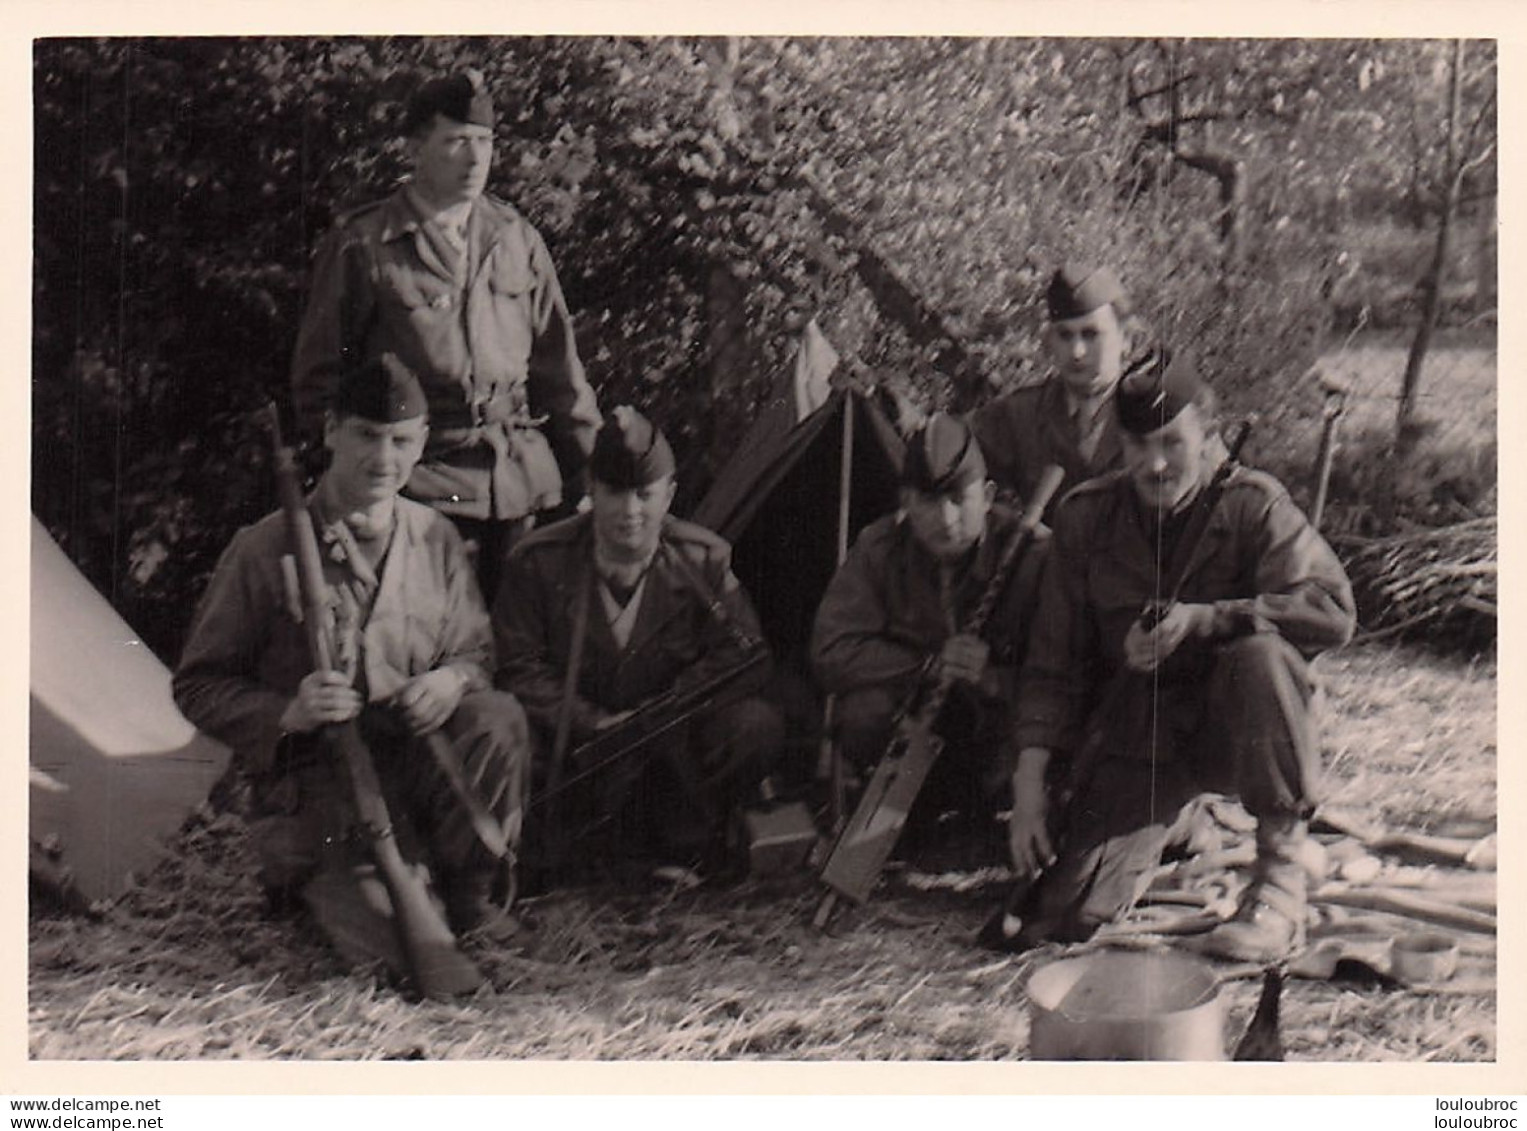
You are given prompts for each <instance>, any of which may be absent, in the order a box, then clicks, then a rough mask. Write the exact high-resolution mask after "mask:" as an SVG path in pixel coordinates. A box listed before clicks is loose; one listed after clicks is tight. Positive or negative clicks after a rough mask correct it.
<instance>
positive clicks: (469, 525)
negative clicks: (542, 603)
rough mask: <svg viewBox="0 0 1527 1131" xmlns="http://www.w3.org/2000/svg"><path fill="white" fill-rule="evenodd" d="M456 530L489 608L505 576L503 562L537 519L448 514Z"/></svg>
mask: <svg viewBox="0 0 1527 1131" xmlns="http://www.w3.org/2000/svg"><path fill="white" fill-rule="evenodd" d="M450 518H451V522H452V523H454V524H455V526H456V531H457V533H459V534H460V535H461V537H462V539H463V540H464V541H465V542H466V543H467V549H468V550H469V551H470V552H471V555H472V561H473V563H474V565H475V566H476V570H477V585H478V588H479V589H481V590H482V596H483V600H484V601H485V602H487V605H488V608H490V609H491V608H492V607H493V595H494V594H495V593H497V592H498V582H499V579H500V578H501V577H503V575H504V562H505V561H507V560H508V558H509V551H510V550H512V549H514V544H515V543H516V542H518V541H519V540H520V539H521V538H523V537H525V535H527V534H529V533H530V531H531V530H532V529H534V527H535V524H536V516H535V515H533V514H527V515H525V516H524V517H523V518H504V519H484V518H461V517H460V516H458V515H451V516H450Z"/></svg>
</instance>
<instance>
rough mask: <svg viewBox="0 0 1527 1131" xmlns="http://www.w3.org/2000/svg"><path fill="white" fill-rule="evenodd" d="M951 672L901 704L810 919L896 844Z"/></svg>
mask: <svg viewBox="0 0 1527 1131" xmlns="http://www.w3.org/2000/svg"><path fill="white" fill-rule="evenodd" d="M1064 474H1065V473H1064V472H1063V471H1062V470H1061V469H1060V468H1059V467H1055V466H1053V465H1051V466H1050V467H1047V468H1045V471H1044V474H1043V475H1041V476H1040V480H1039V485H1038V487H1037V488H1036V489H1035V491H1034V497H1033V498H1031V499H1030V500H1029V503H1028V506H1027V507H1026V508H1024V511H1023V517H1022V518H1021V519H1020V520H1019V523H1018V529H1017V530H1015V531H1014V532H1013V536H1012V538H1011V539H1009V541H1008V543H1007V545H1006V547H1004V548H1003V551H1002V556H1001V558H999V559H998V562H997V567H996V569H995V570H993V572H992V576H991V580H990V581H989V582H987V585H986V590H985V592H983V593H982V594H981V600H980V603H979V604H978V605H977V606H976V608H975V611H974V612H972V613H971V614H970V617H969V620H968V622H967V624H966V625H965V632H966V633H968V634H970V635H978V634H979V633H980V632H981V630H982V629H983V628H985V627H986V622H987V620H988V619H989V618H990V617H991V614H992V612H993V611H994V610H995V609H996V606H997V601H998V600H999V599H1000V598H1001V596H1002V593H1003V591H1004V590H1005V589H1006V588H1007V585H1008V582H1009V580H1010V578H1011V575H1012V572H1013V569H1014V568H1015V567H1016V566H1017V564H1018V560H1019V558H1020V557H1021V556H1022V554H1023V550H1024V548H1025V547H1027V546H1028V545H1029V543H1030V541H1031V540H1032V538H1033V536H1034V531H1035V530H1036V529H1038V527H1039V523H1040V518H1041V516H1042V515H1043V514H1044V510H1045V507H1046V506H1048V505H1049V502H1050V497H1051V496H1052V495H1054V494H1055V491H1056V489H1057V488H1059V486H1060V483H1061V479H1062V478H1063V477H1064ZM953 682H954V681H953V678H952V677H951V676H949V675H948V674H947V673H941V674H940V675H939V676H938V678H937V680H935V681H934V682H933V685H932V687H931V688H930V687H928V686H927V683H928V677H927V676H926V675H925V676H924V677H923V678H922V679H920V680H919V681H918V687H917V688H916V689H914V692H913V696H912V698H911V699H910V700H909V701H908V707H907V708H904V709H903V711H902V713H901V715H900V717H899V718H898V720H897V722H896V733H895V736H894V737H893V738H892V739H891V744H890V746H889V748H888V749H887V750H886V752H885V755H884V756H883V757H882V758H881V759H880V762H879V764H878V765H876V767H875V772H874V773H873V774H872V775H871V777H870V780H869V783H868V784H867V785H866V786H865V788H864V794H863V796H861V797H860V799H859V804H858V806H857V807H856V808H855V809H854V813H853V816H852V817H850V818H849V821H848V824H847V825H845V826H844V828H843V831H842V832H841V833H840V834H839V835H838V839H837V842H836V843H835V844H834V845H833V848H832V852H831V854H830V855H829V856H828V857H827V862H826V863H825V864H823V866H822V882H823V883H825V884H826V885H827V886H828V888H829V890H828V892H827V894H826V895H824V896H823V897H822V902H821V904H820V905H819V906H818V908H817V913H816V916H815V917H814V919H813V922H814V923H815V924H816V926H817V927H818V928H821V927H823V926H825V925H826V924H827V920H828V919H829V918H830V917H831V915H832V911H833V907H834V906H835V905H836V903H837V897H838V896H839V895H844V896H847V897H848V898H849V899H851V900H853V902H855V903H863V902H864V901H865V900H866V899H868V898H869V894H870V890H871V889H872V888H874V886H875V881H876V880H878V879H879V878H880V871H881V869H882V868H884V867H885V862H886V858H887V857H888V856H890V854H891V849H892V848H894V847H895V846H896V839H897V837H899V836H900V835H901V830H902V828H903V826H905V825H906V823H907V815H908V813H910V812H911V809H912V803H913V802H914V801H916V800H917V795H918V792H919V791H920V790H921V789H922V786H923V782H924V781H925V780H926V779H927V777H928V771H929V770H930V769H932V767H933V763H934V762H935V761H936V760H937V759H938V756H939V754H940V753H941V752H942V751H943V748H944V742H943V739H941V738H940V737H939V736H938V735H937V734H935V733H934V730H933V724H934V723H935V722H936V721H937V719H938V715H939V712H940V711H941V710H942V709H943V706H944V700H945V699H946V698H948V695H949V691H950V689H951V687H952V686H953Z"/></svg>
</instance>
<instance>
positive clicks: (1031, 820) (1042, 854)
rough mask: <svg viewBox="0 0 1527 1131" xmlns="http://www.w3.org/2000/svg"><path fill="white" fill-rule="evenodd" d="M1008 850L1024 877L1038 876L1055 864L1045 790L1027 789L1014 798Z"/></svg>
mask: <svg viewBox="0 0 1527 1131" xmlns="http://www.w3.org/2000/svg"><path fill="white" fill-rule="evenodd" d="M1007 850H1008V853H1009V854H1010V855H1011V856H1012V858H1013V869H1014V871H1016V872H1017V873H1018V874H1019V875H1020V876H1032V875H1035V874H1036V873H1037V872H1039V871H1040V870H1041V869H1044V868H1048V867H1049V866H1050V865H1051V864H1052V863H1054V861H1055V850H1054V848H1053V847H1051V845H1050V829H1049V803H1048V801H1047V800H1046V799H1045V791H1044V789H1043V788H1039V789H1026V790H1024V791H1022V792H1021V793H1018V794H1017V796H1015V797H1014V798H1013V811H1012V813H1011V814H1010V815H1009V817H1008V819H1007Z"/></svg>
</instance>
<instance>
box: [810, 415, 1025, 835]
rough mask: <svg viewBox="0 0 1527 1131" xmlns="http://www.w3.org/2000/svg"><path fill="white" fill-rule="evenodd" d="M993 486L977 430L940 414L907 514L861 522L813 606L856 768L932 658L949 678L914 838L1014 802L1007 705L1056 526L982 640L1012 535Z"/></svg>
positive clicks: (870, 755)
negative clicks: (983, 606)
mask: <svg viewBox="0 0 1527 1131" xmlns="http://www.w3.org/2000/svg"><path fill="white" fill-rule="evenodd" d="M995 491H996V488H995V486H994V485H993V483H992V482H991V480H989V479H988V478H987V477H986V461H985V459H984V458H983V457H982V454H981V448H980V446H979V445H978V444H977V443H976V440H975V438H974V436H973V435H972V433H971V430H970V428H969V427H968V426H967V425H966V424H965V423H964V422H962V421H961V420H959V419H958V418H956V417H952V416H947V415H944V414H942V413H939V414H935V415H934V416H933V417H931V418H930V419H929V421H928V423H927V425H926V426H925V427H924V428H923V430H922V431H921V432H919V433H918V434H917V435H915V436H914V437H913V438H912V440H911V442H910V443H909V445H908V448H907V454H906V461H905V463H904V465H903V470H902V489H901V508H900V510H899V511H898V512H897V513H896V514H894V515H888V516H886V517H885V518H882V519H880V520H878V521H876V522H874V523H872V524H871V525H869V526H867V527H865V529H864V530H863V532H862V533H861V534H860V535H859V537H858V539H857V540H856V541H855V543H854V547H853V550H852V551H851V552H850V553H849V555H848V558H847V560H846V561H845V562H844V563H843V567H842V569H840V570H839V571H838V573H837V575H836V576H835V577H834V578H833V580H832V583H831V584H830V585H829V586H828V587H827V592H826V593H825V594H824V595H823V597H822V603H821V606H820V607H819V608H818V610H817V616H816V624H815V627H814V629H813V632H812V641H811V657H812V664H813V667H814V668H815V671H816V674H817V678H818V680H819V681H820V683H821V685H822V687H823V689H824V690H826V691H828V692H829V693H831V694H833V695H836V696H837V697H838V698H837V704H836V726H837V736H838V740H839V742H840V744H841V748H842V752H843V755H844V757H845V758H846V759H847V760H848V762H850V763H851V764H852V765H853V766H854V767H855V768H856V769H858V770H860V771H862V772H868V771H869V770H871V769H873V767H874V765H875V763H876V762H877V761H878V760H879V758H880V756H881V755H882V754H884V753H885V751H886V748H887V746H888V745H889V744H890V741H891V738H892V736H893V732H894V729H895V725H896V720H897V717H898V713H899V711H900V709H901V708H902V706H903V705H904V704H905V703H906V702H907V701H908V699H909V697H910V696H911V695H912V694H913V693H914V692H915V691H916V689H917V685H918V681H919V679H920V678H921V676H922V675H923V673H924V672H925V671H927V670H929V665H930V663H931V664H934V665H937V666H941V667H942V668H943V670H945V671H947V672H948V673H949V675H950V676H952V677H953V680H954V683H953V684H952V688H951V693H950V696H949V698H948V700H947V701H946V702H945V704H944V708H943V710H942V712H941V713H940V715H939V721H938V724H937V728H936V729H937V730H938V732H939V733H940V734H941V735H942V737H943V738H944V741H945V744H946V745H945V748H944V753H943V755H942V757H941V758H940V761H939V762H938V763H936V764H935V765H934V768H933V771H932V775H931V776H930V778H929V780H928V782H927V783H926V784H925V785H924V787H923V790H922V793H921V795H920V796H919V798H918V802H917V805H916V806H915V807H914V809H913V811H912V814H911V827H910V828H909V830H908V831H909V833H910V835H911V836H913V837H914V838H915V837H916V836H917V835H918V834H919V832H921V831H925V830H926V829H927V827H928V825H929V822H931V821H935V820H936V819H937V818H938V817H939V816H940V814H941V813H943V812H945V811H948V810H951V809H958V810H961V811H963V812H964V813H965V815H966V816H967V817H968V818H971V819H974V820H976V821H981V822H987V823H989V821H990V818H991V816H992V815H993V814H994V813H995V812H997V811H999V810H1002V809H1005V808H1007V804H1008V797H1007V793H1006V790H1007V783H1008V781H1009V779H1010V777H1011V775H1012V771H1013V765H1014V760H1015V756H1016V750H1015V748H1014V747H1013V746H1012V715H1011V706H1010V705H1011V704H1012V702H1013V700H1014V697H1015V694H1016V685H1017V675H1018V668H1019V665H1020V663H1021V662H1022V660H1023V653H1024V643H1025V640H1026V639H1027V636H1028V631H1029V626H1030V624H1031V623H1032V621H1033V618H1034V602H1035V599H1036V596H1037V593H1038V582H1039V577H1040V573H1041V564H1042V562H1043V559H1044V551H1045V546H1046V544H1047V539H1048V531H1046V530H1045V529H1044V528H1043V527H1040V528H1039V530H1038V531H1037V532H1036V534H1037V538H1036V540H1035V541H1033V542H1032V543H1031V544H1030V545H1029V547H1028V548H1027V549H1026V550H1025V552H1024V554H1023V557H1022V558H1021V559H1020V560H1019V562H1018V563H1017V566H1016V568H1015V569H1014V570H1013V573H1012V576H1011V579H1010V580H1009V581H1008V583H1007V585H1006V587H1005V589H1004V590H1003V594H1002V597H1001V598H1000V600H999V601H998V603H997V605H996V607H995V612H994V615H992V616H991V618H990V619H989V620H988V621H987V625H986V629H985V631H984V632H983V633H982V634H981V635H980V636H974V635H971V634H970V633H967V632H965V631H963V626H964V625H965V623H966V621H967V620H968V618H969V617H970V614H971V613H972V611H973V610H974V609H975V608H976V606H977V605H978V604H979V603H980V601H981V597H982V595H983V594H984V593H985V592H986V589H987V586H988V585H989V584H990V582H991V580H992V575H993V572H994V571H995V569H996V566H997V562H998V559H999V558H1000V557H1001V556H1002V551H1003V548H1004V547H1005V546H1006V545H1007V543H1008V541H1009V540H1010V539H1011V538H1012V536H1013V532H1014V530H1015V529H1016V528H1017V526H1018V516H1017V515H1016V514H1015V513H1014V512H1013V511H1011V510H1009V509H1008V508H1007V507H1004V506H1002V505H1000V504H994V503H993V501H992V500H993V496H994V494H995Z"/></svg>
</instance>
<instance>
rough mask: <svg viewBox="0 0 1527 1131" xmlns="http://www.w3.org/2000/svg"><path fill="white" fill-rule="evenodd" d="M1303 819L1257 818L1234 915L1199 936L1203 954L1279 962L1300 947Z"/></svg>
mask: <svg viewBox="0 0 1527 1131" xmlns="http://www.w3.org/2000/svg"><path fill="white" fill-rule="evenodd" d="M1306 843H1307V835H1306V827H1305V823H1304V822H1303V821H1301V820H1299V819H1298V818H1296V817H1292V816H1279V817H1262V818H1261V819H1260V820H1259V821H1258V822H1257V860H1256V865H1255V868H1254V871H1253V873H1252V877H1251V883H1250V884H1249V885H1248V886H1247V888H1246V893H1245V895H1244V896H1243V897H1242V898H1241V905H1240V908H1239V909H1238V910H1237V911H1236V913H1235V917H1234V918H1232V919H1230V920H1228V921H1226V922H1224V923H1221V924H1220V925H1219V926H1218V927H1216V928H1215V929H1214V930H1213V931H1211V932H1210V933H1209V934H1208V935H1207V936H1205V937H1204V940H1203V943H1202V944H1201V949H1202V950H1203V952H1204V953H1206V954H1210V955H1213V956H1215V957H1217V958H1224V959H1229V960H1230V961H1232V962H1261V963H1268V962H1279V961H1282V960H1283V959H1285V958H1288V957H1290V956H1291V955H1293V954H1295V953H1297V952H1298V951H1299V950H1301V949H1303V947H1304V927H1305V924H1304V920H1305V901H1306V896H1307V890H1306V889H1307V887H1308V873H1307V872H1306V870H1305V864H1304V862H1303V861H1304V856H1305V855H1306V854H1305V845H1306Z"/></svg>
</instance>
